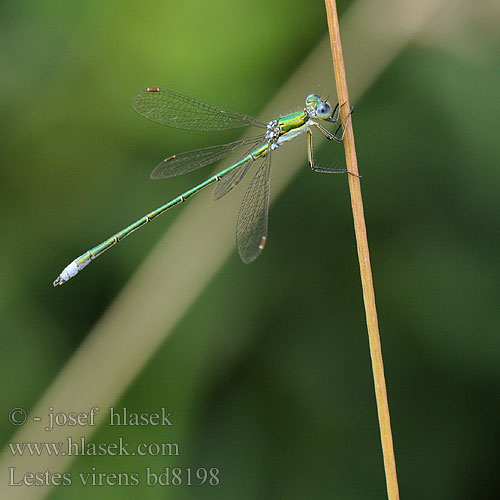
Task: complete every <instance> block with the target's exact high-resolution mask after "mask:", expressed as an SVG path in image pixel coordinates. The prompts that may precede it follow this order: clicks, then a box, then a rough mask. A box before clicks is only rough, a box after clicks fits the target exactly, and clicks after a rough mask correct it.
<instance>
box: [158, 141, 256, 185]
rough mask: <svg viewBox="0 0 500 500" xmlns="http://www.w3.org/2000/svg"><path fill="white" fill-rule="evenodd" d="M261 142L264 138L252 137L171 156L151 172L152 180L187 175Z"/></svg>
mask: <svg viewBox="0 0 500 500" xmlns="http://www.w3.org/2000/svg"><path fill="white" fill-rule="evenodd" d="M261 141H262V137H259V138H256V137H250V138H247V139H241V140H239V141H234V142H230V143H229V144H222V145H220V146H210V147H208V148H203V149H195V150H194V151H186V152H185V153H180V154H177V155H173V156H170V157H168V158H166V159H165V160H163V161H162V162H161V163H159V164H158V165H157V166H156V167H155V168H154V170H153V171H152V172H151V178H152V179H166V178H168V177H175V176H176V175H182V174H187V173H188V172H192V171H193V170H197V169H198V168H202V167H205V166H207V165H210V164H211V163H214V162H216V161H218V160H221V159H222V158H225V157H226V156H229V155H230V154H232V153H234V152H236V151H237V150H238V149H239V148H241V147H243V146H246V145H248V144H252V145H253V144H256V143H258V142H261Z"/></svg>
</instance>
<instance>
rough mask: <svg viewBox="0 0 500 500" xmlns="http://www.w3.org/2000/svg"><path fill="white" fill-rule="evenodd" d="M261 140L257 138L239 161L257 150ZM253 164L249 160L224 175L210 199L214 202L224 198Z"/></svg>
mask: <svg viewBox="0 0 500 500" xmlns="http://www.w3.org/2000/svg"><path fill="white" fill-rule="evenodd" d="M262 141H263V138H262V137H259V138H258V140H257V141H255V142H254V143H253V144H252V146H251V147H250V149H249V150H248V151H246V153H245V154H244V155H243V156H242V157H241V158H240V161H241V160H242V159H243V158H245V156H248V155H249V154H250V153H251V152H252V151H254V150H255V149H257V147H258V146H260V145H261V144H262ZM253 162H254V160H253V159H251V160H250V159H249V160H248V161H247V162H245V163H243V164H241V165H240V166H239V167H236V168H235V169H234V170H232V171H231V172H229V174H227V175H225V176H224V177H223V178H222V179H221V180H220V181H219V182H218V183H217V184H216V185H215V188H214V191H213V193H212V198H213V199H214V200H220V199H221V198H222V197H223V196H226V194H228V193H229V192H230V191H231V190H232V189H233V188H235V187H236V186H237V185H238V184H239V183H240V182H241V181H242V180H243V177H245V174H246V173H247V172H248V169H249V168H250V166H251V165H252V163H253Z"/></svg>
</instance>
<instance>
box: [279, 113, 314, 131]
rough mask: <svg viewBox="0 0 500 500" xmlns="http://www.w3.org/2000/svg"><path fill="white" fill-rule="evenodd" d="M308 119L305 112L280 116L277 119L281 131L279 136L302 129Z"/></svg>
mask: <svg viewBox="0 0 500 500" xmlns="http://www.w3.org/2000/svg"><path fill="white" fill-rule="evenodd" d="M308 119H309V117H308V115H307V113H306V112H305V111H296V112H295V113H290V114H289V115H285V116H282V117H281V118H279V119H278V125H279V126H280V129H281V132H280V135H283V134H286V133H287V132H290V131H291V130H295V129H298V128H301V127H303V126H304V125H305V124H306V122H307V120H308Z"/></svg>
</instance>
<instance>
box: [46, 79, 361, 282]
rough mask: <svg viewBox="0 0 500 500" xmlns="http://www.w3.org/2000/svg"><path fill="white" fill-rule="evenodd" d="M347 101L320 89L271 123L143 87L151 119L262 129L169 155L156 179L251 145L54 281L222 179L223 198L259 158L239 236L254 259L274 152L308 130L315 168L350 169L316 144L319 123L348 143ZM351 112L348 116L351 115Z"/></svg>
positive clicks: (262, 238)
mask: <svg viewBox="0 0 500 500" xmlns="http://www.w3.org/2000/svg"><path fill="white" fill-rule="evenodd" d="M342 106H343V105H341V106H339V105H338V104H337V105H336V106H335V107H334V108H332V106H331V105H330V103H329V102H328V100H326V99H322V98H321V97H320V96H318V95H316V94H310V95H309V96H307V98H306V102H305V107H304V109H302V110H301V111H297V112H294V113H290V114H287V115H284V116H281V117H279V118H276V119H274V120H271V121H270V122H269V123H265V122H262V121H260V120H257V119H256V118H253V117H251V116H248V115H244V114H240V113H234V112H232V111H224V110H222V109H219V108H217V107H215V106H212V105H210V104H206V103H204V102H201V101H198V100H196V99H193V98H191V97H187V96H185V95H182V94H179V93H177V92H174V91H172V90H166V89H160V88H158V87H149V88H147V89H146V90H141V91H140V92H139V93H138V94H137V95H136V96H135V97H134V98H133V100H132V107H133V108H134V109H135V110H136V111H137V112H138V113H139V114H141V115H142V116H144V117H145V118H148V119H149V120H152V121H154V122H157V123H161V124H162V125H168V126H169V127H174V128H180V129H185V130H225V129H232V128H239V127H246V126H249V125H252V126H254V127H257V128H260V129H261V130H262V133H261V134H260V135H258V136H255V137H250V138H245V139H240V140H238V141H234V142H230V143H229V144H223V145H221V146H212V147H208V148H203V149H197V150H194V151H189V152H186V153H181V154H176V155H173V156H169V157H168V158H166V159H165V160H163V161H162V162H161V163H160V164H159V165H158V166H157V167H156V168H155V169H154V170H153V172H152V173H151V177H152V178H153V179H164V178H167V177H174V176H176V175H182V174H186V173H188V172H192V171H193V170H196V169H198V168H201V167H205V166H207V165H210V164H212V163H214V162H216V161H218V160H221V159H222V158H225V157H226V156H229V155H230V154H231V153H235V152H237V151H238V150H239V149H240V148H246V152H245V154H243V156H241V157H240V159H239V160H238V161H236V162H235V163H233V164H232V165H230V166H229V167H227V168H225V169H224V170H221V171H220V172H219V173H217V174H215V175H213V176H212V177H210V178H209V179H207V180H206V181H204V182H202V183H201V184H198V185H197V186H195V187H194V188H192V189H190V190H188V191H186V192H185V193H182V194H181V195H179V196H177V197H176V198H174V199H173V200H171V201H169V202H168V203H166V204H165V205H163V206H161V207H159V208H157V209H156V210H153V211H152V212H149V213H148V214H146V215H145V216H144V217H141V218H140V219H139V220H137V221H136V222H134V223H133V224H130V225H129V226H127V227H126V228H125V229H122V230H121V231H119V232H118V233H116V234H114V235H113V236H111V237H110V238H108V239H107V240H105V241H103V242H102V243H101V244H99V245H97V246H96V247H94V248H92V249H90V250H88V251H87V252H85V253H84V254H82V255H80V257H77V258H76V259H75V260H74V261H73V262H71V264H69V265H68V266H67V267H66V268H64V270H63V271H62V272H61V274H60V275H59V276H58V277H57V279H56V280H55V281H54V286H57V285H62V284H64V283H66V281H68V280H69V279H70V278H72V277H73V276H75V275H76V274H77V273H78V272H79V271H81V270H82V269H83V268H84V267H85V266H87V265H88V264H89V263H90V262H91V261H93V260H94V259H95V258H97V257H99V255H101V254H102V253H103V252H105V251H106V250H108V248H111V247H112V246H113V245H114V244H115V243H118V242H119V241H121V240H122V239H123V238H125V237H126V236H128V235H129V234H130V233H132V232H133V231H135V230H136V229H138V228H140V227H141V226H143V225H144V224H146V223H147V222H149V221H151V220H153V219H154V218H155V217H158V216H159V215H161V214H163V213H164V212H166V211H167V210H168V209H169V208H172V207H174V206H175V205H178V204H179V203H182V202H184V201H186V200H187V199H188V198H190V197H191V196H193V195H194V194H196V193H198V192H199V191H201V190H202V189H203V188H205V187H206V186H208V185H210V184H214V183H217V184H216V187H215V190H214V193H213V196H214V198H215V199H219V198H222V197H223V196H224V195H226V194H227V193H229V191H231V190H232V189H233V188H234V187H235V186H236V185H237V184H239V182H240V181H241V180H242V179H243V177H244V176H245V174H246V173H247V172H248V170H249V168H250V166H251V165H252V164H253V163H254V162H257V161H260V166H259V167H258V169H257V171H256V173H255V175H254V177H253V179H252V180H251V182H250V184H249V186H248V189H247V191H246V193H245V195H244V197H243V201H242V203H241V208H240V211H239V214H238V220H237V224H236V240H237V246H238V251H239V254H240V257H241V260H242V261H243V262H245V263H247V264H248V263H250V262H253V261H254V260H255V259H256V258H257V257H258V256H259V255H260V253H261V252H262V249H263V248H264V245H265V243H266V238H267V214H268V209H269V176H270V171H271V156H272V153H273V151H275V150H276V149H277V148H279V147H280V146H281V145H282V144H284V143H285V142H288V141H290V140H291V139H293V138H294V137H296V136H298V135H300V134H302V133H304V132H306V133H307V153H308V161H309V166H310V167H311V168H312V169H313V170H314V171H316V172H324V173H339V172H340V173H348V171H347V170H345V169H336V168H326V167H320V166H317V165H315V164H314V158H313V149H312V129H313V128H316V129H318V130H319V131H320V132H321V133H322V134H323V135H324V136H325V137H326V138H327V139H330V140H334V141H337V142H342V140H343V138H344V133H345V126H344V127H343V126H342V124H341V123H340V109H341V108H342ZM351 112H352V110H351ZM351 112H350V113H349V115H348V118H347V120H349V117H350V114H351ZM322 122H331V123H334V124H336V125H337V128H336V130H335V132H333V133H332V132H330V131H329V130H327V129H326V128H325V127H324V126H323V125H322V124H321V123H322ZM346 125H347V123H346ZM354 175H355V174H354Z"/></svg>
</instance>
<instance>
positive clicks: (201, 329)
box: [0, 0, 500, 500]
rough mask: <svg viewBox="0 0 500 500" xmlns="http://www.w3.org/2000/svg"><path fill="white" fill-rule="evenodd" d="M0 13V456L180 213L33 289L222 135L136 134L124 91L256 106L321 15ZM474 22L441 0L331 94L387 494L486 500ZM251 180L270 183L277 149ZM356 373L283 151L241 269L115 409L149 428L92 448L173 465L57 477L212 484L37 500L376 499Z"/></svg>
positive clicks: (494, 261) (485, 76) (288, 11)
mask: <svg viewBox="0 0 500 500" xmlns="http://www.w3.org/2000/svg"><path fill="white" fill-rule="evenodd" d="M455 4H456V5H455ZM348 6H349V2H342V4H341V5H340V6H339V12H340V15H341V16H342V14H343V12H344V11H345V10H346V9H347V8H348ZM0 13H1V15H0V24H1V30H0V41H1V43H0V47H1V48H0V68H1V72H2V78H0V86H1V92H0V99H1V101H2V102H1V115H0V119H1V130H2V132H1V135H0V140H1V147H0V155H1V156H2V158H1V182H0V190H1V192H0V197H1V200H2V202H1V206H2V210H1V212H0V217H1V223H2V232H1V238H2V244H1V247H0V248H1V259H0V270H1V271H0V272H1V282H2V287H1V289H0V290H1V291H0V313H1V318H0V325H1V326H0V328H1V343H2V350H1V363H0V370H1V376H2V382H3V383H2V385H3V390H2V397H1V403H2V408H3V415H4V417H5V418H2V419H1V420H0V430H1V437H2V445H4V446H5V445H6V444H7V443H8V442H9V440H10V439H11V437H12V436H13V433H14V430H15V428H13V427H12V426H11V425H10V424H9V423H8V421H7V418H6V415H7V412H8V410H9V409H10V408H12V407H15V406H20V407H24V408H26V409H29V408H31V407H33V405H34V404H35V403H36V402H37V400H38V399H39V397H40V396H41V394H43V392H44V391H45V390H46V388H47V387H48V386H49V385H50V383H51V382H52V381H53V380H54V378H55V377H56V376H57V374H58V373H59V371H60V370H61V368H62V367H63V366H64V365H65V363H66V362H67V361H68V359H70V357H71V356H72V354H73V353H74V352H75V351H76V350H77V349H78V346H79V345H80V343H81V342H82V341H83V339H84V338H85V336H86V335H87V333H88V331H89V329H90V328H91V327H92V326H93V325H94V324H95V323H96V321H97V320H98V319H99V318H100V317H101V315H102V314H103V313H104V312H105V311H106V309H107V308H108V306H109V305H110V303H111V302H112V301H113V299H114V298H115V297H116V295H117V294H118V293H119V291H120V290H121V288H122V287H123V286H124V285H125V283H126V282H127V281H128V279H129V278H130V277H131V276H132V274H133V273H134V271H135V270H136V269H137V267H138V265H139V264H140V262H141V260H142V259H144V258H145V257H146V256H147V254H148V252H149V249H151V248H152V247H153V246H154V245H155V243H156V242H157V241H158V240H159V239H160V238H161V236H162V235H163V233H164V232H165V231H166V230H168V227H169V226H170V225H171V223H172V221H173V220H175V218H176V217H177V216H178V215H179V212H181V211H182V210H183V208H182V207H181V208H178V209H176V210H174V211H172V212H170V213H169V214H168V215H166V216H165V217H163V218H161V219H159V220H158V221H157V222H155V223H154V224H152V225H151V226H148V227H147V228H145V229H143V230H141V232H140V234H136V235H135V236H134V237H133V238H131V239H130V240H127V242H126V243H123V244H122V245H120V247H119V248H116V249H113V250H112V251H111V252H109V253H107V254H106V255H105V256H103V257H101V259H99V262H96V263H95V264H93V265H92V266H91V267H90V268H89V269H88V270H86V271H85V272H84V273H82V275H81V276H80V275H79V276H78V278H77V279H75V280H74V281H72V282H71V283H69V284H68V285H66V286H65V287H64V288H58V289H54V288H53V287H52V281H53V280H54V278H55V277H56V276H57V274H58V273H59V272H60V271H61V269H62V268H63V267H64V266H65V265H66V264H67V263H68V262H69V261H70V260H71V259H73V258H74V257H75V256H77V255H79V254H80V253H82V252H83V251H85V250H86V249H87V248H89V247H90V246H93V245H94V244H96V243H98V242H100V241H101V240H102V239H104V238H105V237H107V236H108V235H110V234H112V233H113V232H114V231H116V230H118V229H119V228H121V227H123V226H124V225H126V224H128V223H129V222H131V221H133V220H135V219H136V218H138V217H139V216H141V215H142V214H143V213H145V212H146V211H148V210H150V209H153V208H155V207H157V206H159V205H161V204H162V203H164V202H165V201H168V200H169V199H170V198H172V197H173V196H175V195H177V194H178V193H180V192H182V191H183V190H185V189H187V188H188V187H191V186H193V185H195V184H196V183H198V182H199V181H201V180H202V179H203V178H205V177H206V176H207V175H208V173H207V172H198V173H196V174H192V175H190V176H186V177H182V178H175V179H172V180H169V181H166V182H153V181H150V180H149V172H150V170H151V169H152V168H153V167H154V166H155V165H156V164H157V163H158V161H160V160H161V159H162V158H164V157H165V156H167V155H169V154H172V153H177V152H181V151H183V150H188V149H195V148H197V147H203V146H206V145H211V144H216V143H220V142H223V141H224V140H232V139H236V138H238V132H236V133H234V132H231V131H229V132H224V133H220V134H211V133H204V134H197V133H194V132H181V131H175V130H170V129H167V128H166V127H160V126H158V125H154V124H152V123H150V122H147V121H146V120H144V119H142V118H141V117H139V116H138V115H137V114H135V113H134V112H133V111H132V109H131V107H130V99H131V97H132V96H133V95H134V94H135V92H137V91H138V90H139V89H141V88H144V87H147V86H153V85H159V86H163V87H167V88H172V89H174V90H178V91H180V92H183V93H186V94H188V95H191V96H193V97H197V98H199V99H202V100H205V101H207V102H210V103H213V104H215V105H219V106H221V107H224V108H227V109H231V110H235V111H241V112H246V113H249V114H252V115H258V114H259V112H260V111H261V109H262V108H263V107H264V106H265V105H266V103H267V102H268V101H269V100H270V99H271V98H272V97H273V95H274V94H275V93H276V92H278V90H279V89H280V88H281V87H282V86H283V85H285V84H286V82H287V78H288V76H289V75H290V74H291V73H292V72H293V71H294V70H295V69H296V68H297V66H298V65H299V64H300V63H301V62H302V61H303V60H304V58H305V57H307V55H308V54H309V53H310V52H311V50H312V49H313V48H314V47H315V46H316V44H317V43H318V42H319V41H320V40H321V39H322V38H323V37H324V36H325V34H326V31H327V26H326V18H325V14H324V5H323V3H322V2H303V1H301V0H290V1H286V2H284V1H269V0H266V1H264V0H257V1H254V2H251V3H248V4H245V3H243V2H241V3H239V2H230V1H226V0H224V1H219V2H201V1H192V2H190V1H187V2H182V3H178V2H168V1H167V2H151V1H142V2H138V1H131V0H127V1H120V2H118V1H107V2H97V1H74V2H58V1H55V0H54V1H47V2H35V1H25V2H22V3H19V2H13V1H10V2H4V3H3V4H2V6H1V7H0ZM408 15H411V12H409V13H408ZM499 20H500V6H499V5H498V3H497V2H494V1H486V0H485V1H484V2H477V5H476V8H475V9H474V11H472V10H469V9H468V7H467V3H466V2H448V3H446V2H444V7H443V10H442V11H441V12H440V16H438V17H437V19H434V20H433V22H432V23H430V25H429V26H426V27H425V29H424V30H422V32H421V33H420V34H419V35H418V36H417V37H416V38H415V39H413V40H409V43H408V44H407V46H406V48H405V50H404V51H403V52H402V53H400V54H398V55H397V57H395V58H394V59H392V60H391V62H390V64H389V66H388V68H387V69H386V71H385V72H384V73H383V75H381V77H380V78H378V79H377V81H376V82H375V83H374V84H373V85H372V86H371V87H370V89H369V91H368V92H367V93H366V94H365V95H364V96H363V98H362V99H361V100H360V101H359V102H355V103H354V104H355V106H356V113H355V115H354V127H355V134H356V144H357V147H358V159H359V164H360V170H361V172H362V173H363V180H362V188H363V194H364V204H365V212H366V218H367V225H368V235H369V241H370V250H371V256H372V266H373V272H374V279H375V287H376V295H377V305H378V310H379V321H380V329H381V334H382V344H383V349H384V360H385V368H386V377H387V385H388V391H389V402H390V407H391V416H392V425H393V433H394V444H395V452H396V460H397V464H398V472H399V482H400V489H401V493H402V497H403V498H406V499H408V500H409V499H421V498H455V499H469V498H484V499H487V498H497V496H498V490H499V488H500V484H499V480H498V474H497V470H498V467H499V465H500V463H499V459H498V444H499V437H500V436H499V434H500V427H499V425H498V422H499V419H500V363H499V359H500V356H499V355H500V340H499V333H500V310H499V306H500V303H499V293H498V290H499V285H498V283H499V282H500V271H499V265H498V257H499V224H498V218H499V214H500V203H499V196H498V193H499V186H500V170H499V166H500V165H499V164H500V161H499V158H500V141H499V139H498V130H500V115H499V113H498V104H497V103H498V91H499V89H500V35H499V33H500V31H499V29H498V27H499ZM341 23H342V21H341ZM440 23H441V24H440ZM443 23H444V24H443ZM380 26H381V31H384V30H388V32H390V30H391V27H390V26H384V22H383V19H381V20H380ZM328 64H330V62H329V61H328ZM346 65H347V67H348V70H349V60H346ZM310 80H311V91H312V92H317V91H318V88H317V82H316V81H315V75H310ZM319 91H322V92H324V93H325V94H326V93H331V94H333V95H335V90H334V88H331V89H319ZM304 97H305V96H304ZM301 106H302V102H298V103H295V102H290V108H289V109H284V110H282V112H283V113H286V112H289V111H291V110H293V109H296V108H298V107H301ZM263 118H264V117H263ZM266 118H268V119H270V118H272V117H266ZM342 155H343V152H342V148H341V147H339V146H337V147H335V145H332V144H326V145H324V146H322V147H321V149H320V151H319V152H318V156H319V158H320V160H323V163H324V164H325V163H326V164H336V165H342V162H343V156H342ZM273 168H274V169H280V168H286V165H282V164H280V162H279V155H275V161H274V166H273ZM242 195H243V193H242V192H240V193H238V194H234V196H240V197H241V196H242ZM207 203H211V202H210V201H208V197H207ZM219 203H224V200H221V201H220V202H219ZM235 218H236V214H235ZM192 241H193V245H203V241H199V239H197V235H196V234H193V240H192ZM170 286H175V284H172V283H165V287H170ZM137 334H138V335H141V332H137ZM369 361H370V360H369V352H368V345H367V338H366V332H365V323H364V311H363V304H362V297H361V290H360V283H359V271H358V265H357V257H356V247H355V242H354V236H353V228H352V216H351V213H350V202H349V197H348V189H347V182H346V179H345V177H343V176H330V177H325V176H321V175H318V174H313V173H312V172H311V171H310V169H309V168H308V167H307V163H306V154H305V142H304V168H303V170H302V171H301V173H300V174H299V175H297V176H296V177H295V178H294V180H293V182H292V183H291V185H290V186H289V187H288V188H287V189H286V190H285V191H284V192H283V193H282V194H281V195H280V197H279V198H278V200H277V202H276V203H275V204H274V205H273V206H272V207H271V211H270V238H269V240H268V246H267V247H266V250H265V252H264V253H263V255H262V256H261V257H260V258H259V260H258V261H257V262H256V263H255V264H253V265H251V266H245V265H243V264H242V263H241V262H240V260H239V258H238V256H237V253H236V251H235V252H234V253H233V256H232V257H231V259H230V260H229V261H228V262H227V263H226V264H225V265H224V267H223V268H222V270H221V271H220V272H219V273H218V274H217V276H216V278H215V279H214V280H212V282H211V283H210V286H209V287H208V288H206V289H205V291H204V292H203V294H202V295H201V297H200V298H199V299H197V300H196V302H195V304H194V306H193V307H192V308H191V309H190V311H189V313H188V314H187V315H186V316H185V317H184V318H183V319H182V321H181V322H180V323H179V324H178V325H177V327H176V328H175V331H174V332H173V333H172V334H171V336H170V337H169V338H168V339H167V340H166V341H165V342H164V343H163V344H162V346H161V348H160V349H159V350H158V351H157V352H156V353H155V355H154V357H153V358H152V359H151V360H150V362H149V363H148V364H147V365H146V366H145V367H144V368H143V370H142V372H141V374H140V376H139V377H137V378H136V379H135V380H134V383H133V384H132V385H131V386H130V387H129V388H128V390H127V392H126V394H125V395H124V396H123V397H122V399H121V400H120V401H119V402H116V406H125V407H127V408H130V409H136V411H140V412H144V411H155V410H157V409H158V408H160V407H162V406H164V407H167V408H169V409H170V410H171V411H173V413H174V415H175V419H176V420H175V422H176V424H175V426H174V428H173V429H168V431H166V430H165V429H161V428H158V427H139V428H130V429H127V430H126V431H125V433H124V431H123V429H119V430H117V429H116V428H115V429H113V428H111V427H109V426H103V427H102V428H101V429H99V431H98V432H97V433H96V434H95V435H94V439H95V440H96V442H99V441H111V440H113V439H116V438H117V437H118V436H123V435H125V436H126V439H128V440H129V441H132V442H136V441H137V442H141V441H156V442H158V441H161V440H165V441H177V442H179V445H180V447H181V455H180V456H179V457H142V458H138V457H120V458H117V457H98V458H95V457H87V458H83V459H78V460H76V461H75V462H73V464H72V466H71V469H70V470H71V471H73V472H76V471H82V470H85V471H88V470H90V469H91V468H92V467H96V469H97V470H98V471H114V472H119V471H129V472H132V471H144V468H145V467H147V466H149V467H151V469H152V470H154V471H157V472H161V470H162V468H164V467H176V466H178V467H191V468H196V467H218V468H219V469H220V471H221V473H220V477H221V484H220V485H219V486H217V487H209V486H203V487H202V486H196V487H194V486H192V487H187V486H182V487H176V488H173V487H171V488H161V487H148V486H146V485H144V484H140V485H138V486H134V487H106V486H95V487H91V486H87V487H85V488H84V487H82V486H81V485H78V484H77V483H76V482H75V483H74V484H73V485H72V486H70V487H60V488H57V489H55V490H53V491H52V493H51V494H50V495H49V498H53V499H56V498H58V499H73V498H75V499H76V498H96V499H101V498H103V499H104V498H107V499H108V498H144V499H146V498H151V499H153V498H154V499H158V498H169V499H170V498H172V499H184V498H186V499H187V498H204V499H205V498H210V499H211V498H214V499H215V498H217V499H220V498H224V499H225V498H227V499H229V498H238V499H240V500H243V499H254V498H261V499H262V498H269V499H271V498H272V499H274V498H287V499H299V498H300V499H303V498H311V499H312V498H314V499H316V498H318V499H319V498H338V499H345V498H350V499H357V498H360V499H361V498H363V499H365V498H384V496H385V481H384V476H383V465H382V458H381V451H380V444H379V436H378V428H377V419H376V408H375V401H374V395H373V383H372V379H371V371H370V362H369ZM88 369H89V371H91V370H92V369H93V367H92V366H89V367H88Z"/></svg>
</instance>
